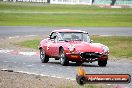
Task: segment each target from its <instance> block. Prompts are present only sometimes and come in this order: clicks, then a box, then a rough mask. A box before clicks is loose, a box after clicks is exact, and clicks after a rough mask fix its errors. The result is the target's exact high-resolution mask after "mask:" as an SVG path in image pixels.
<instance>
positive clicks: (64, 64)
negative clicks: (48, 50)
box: [60, 49, 69, 66]
mask: <svg viewBox="0 0 132 88" xmlns="http://www.w3.org/2000/svg"><path fill="white" fill-rule="evenodd" d="M68 63H69V61H68V59H67V58H66V57H65V54H64V49H61V50H60V64H61V65H63V66H66V65H68Z"/></svg>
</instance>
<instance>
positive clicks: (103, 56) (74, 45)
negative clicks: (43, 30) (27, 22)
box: [39, 29, 109, 66]
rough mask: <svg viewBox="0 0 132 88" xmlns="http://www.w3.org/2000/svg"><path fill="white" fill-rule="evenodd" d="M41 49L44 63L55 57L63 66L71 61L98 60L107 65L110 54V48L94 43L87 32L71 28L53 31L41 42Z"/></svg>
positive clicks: (100, 63) (80, 62) (99, 62)
mask: <svg viewBox="0 0 132 88" xmlns="http://www.w3.org/2000/svg"><path fill="white" fill-rule="evenodd" d="M39 49H40V59H41V62H42V63H47V62H48V61H49V58H55V60H60V64H61V65H63V66H65V65H68V63H69V61H72V62H76V63H79V64H82V63H83V62H91V63H92V62H94V61H98V65H99V66H106V64H107V60H108V54H109V48H108V47H107V46H105V45H103V44H100V43H93V42H92V40H90V37H89V35H88V33H87V32H85V31H81V30H70V29H61V30H54V31H52V32H51V33H50V35H49V38H47V39H43V40H42V41H41V42H40V45H39Z"/></svg>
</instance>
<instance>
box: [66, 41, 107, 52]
mask: <svg viewBox="0 0 132 88" xmlns="http://www.w3.org/2000/svg"><path fill="white" fill-rule="evenodd" d="M67 46H68V47H69V46H74V47H75V50H76V51H77V52H98V53H102V52H103V46H105V45H103V44H100V43H88V42H78V41H77V42H76V41H75V42H69V43H68V44H67Z"/></svg>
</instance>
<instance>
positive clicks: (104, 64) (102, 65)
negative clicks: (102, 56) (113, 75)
mask: <svg viewBox="0 0 132 88" xmlns="http://www.w3.org/2000/svg"><path fill="white" fill-rule="evenodd" d="M98 65H99V66H101V67H105V66H106V65H107V60H98Z"/></svg>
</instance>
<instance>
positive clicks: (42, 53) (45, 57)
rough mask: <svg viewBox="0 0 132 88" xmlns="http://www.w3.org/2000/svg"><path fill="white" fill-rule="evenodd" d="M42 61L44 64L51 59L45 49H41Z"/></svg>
mask: <svg viewBox="0 0 132 88" xmlns="http://www.w3.org/2000/svg"><path fill="white" fill-rule="evenodd" d="M40 59H41V62H42V63H47V62H48V61H49V57H48V56H47V55H46V54H45V51H44V49H40Z"/></svg>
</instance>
